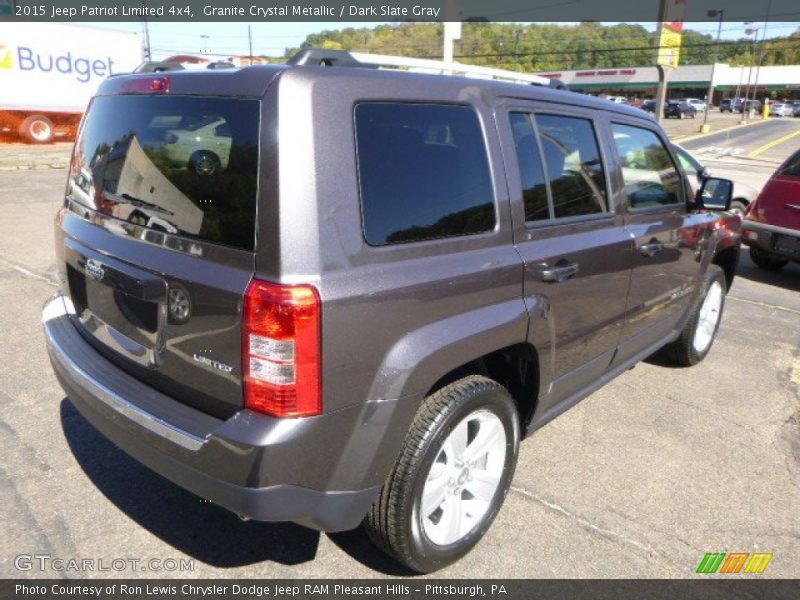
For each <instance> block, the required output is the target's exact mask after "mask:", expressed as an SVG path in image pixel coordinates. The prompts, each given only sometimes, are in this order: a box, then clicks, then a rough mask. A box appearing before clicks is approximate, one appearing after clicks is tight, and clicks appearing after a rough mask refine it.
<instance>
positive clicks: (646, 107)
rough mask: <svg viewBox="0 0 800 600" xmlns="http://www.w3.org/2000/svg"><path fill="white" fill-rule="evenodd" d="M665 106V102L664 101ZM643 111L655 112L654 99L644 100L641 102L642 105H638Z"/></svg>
mask: <svg viewBox="0 0 800 600" xmlns="http://www.w3.org/2000/svg"><path fill="white" fill-rule="evenodd" d="M664 106H666V103H664ZM639 108H641V109H642V110H643V111H645V112H649V113H654V114H655V112H656V101H655V100H645V101H644V102H642V105H641V106H640V107H639Z"/></svg>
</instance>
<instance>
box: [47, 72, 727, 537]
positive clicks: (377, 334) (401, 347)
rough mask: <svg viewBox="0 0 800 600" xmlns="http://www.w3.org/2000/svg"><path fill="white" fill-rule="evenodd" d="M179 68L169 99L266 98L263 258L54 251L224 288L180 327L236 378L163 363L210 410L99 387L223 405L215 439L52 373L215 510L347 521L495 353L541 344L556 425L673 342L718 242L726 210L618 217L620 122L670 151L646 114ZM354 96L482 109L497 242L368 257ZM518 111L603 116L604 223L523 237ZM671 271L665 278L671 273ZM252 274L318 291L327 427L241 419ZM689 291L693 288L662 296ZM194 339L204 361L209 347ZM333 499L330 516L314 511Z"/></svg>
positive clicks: (539, 414)
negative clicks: (174, 431) (292, 499)
mask: <svg viewBox="0 0 800 600" xmlns="http://www.w3.org/2000/svg"><path fill="white" fill-rule="evenodd" d="M169 76H170V77H171V80H172V87H171V93H186V94H210V95H223V94H230V95H237V96H250V97H261V98H263V101H262V144H261V154H260V164H261V173H260V176H259V201H258V215H257V248H256V252H255V253H254V254H250V253H246V252H241V251H237V250H232V249H229V248H223V247H220V246H215V245H213V244H206V243H202V242H194V241H192V242H191V243H189V242H187V241H186V240H182V239H180V238H177V237H175V236H170V235H168V234H160V239H159V240H153V239H142V238H141V236H139V237H136V232H134V231H130V232H126V231H125V228H124V227H117V228H114V227H107V226H106V224H107V222H106V220H105V218H103V217H101V216H98V215H91V214H77V213H76V212H73V211H71V210H68V209H64V210H63V211H62V214H61V215H60V218H59V221H60V225H59V226H58V227H57V243H56V247H57V252H58V253H59V264H61V265H63V264H65V244H66V243H71V242H70V241H71V240H72V241H76V242H79V243H80V244H83V245H85V246H88V247H89V248H91V249H93V250H94V251H96V252H97V253H100V254H103V255H108V256H111V257H115V258H116V259H119V260H122V261H124V262H127V263H130V264H132V265H136V266H137V267H139V268H143V269H145V270H147V271H148V272H153V273H160V274H165V277H166V278H167V279H168V277H169V276H174V277H176V278H178V279H179V280H180V281H181V283H182V284H185V285H186V286H187V288H188V289H189V290H190V292H191V293H192V295H193V296H194V295H195V294H196V293H197V294H199V293H201V292H200V291H201V290H203V293H208V292H209V291H213V292H215V293H217V294H219V295H220V296H219V297H220V301H219V302H216V303H214V304H213V308H212V310H211V311H210V312H209V314H208V316H207V317H206V318H202V317H198V316H197V314H193V315H192V317H191V318H190V319H189V321H188V322H187V324H189V323H196V325H192V327H193V329H192V334H193V335H195V336H198V338H199V339H202V340H203V343H204V344H205V343H206V342H208V343H214V342H215V341H222V342H223V345H224V344H227V345H228V346H229V347H225V348H223V349H222V351H221V352H220V353H219V355H217V356H214V357H209V358H212V359H214V360H219V361H221V362H224V363H226V364H229V365H233V366H234V368H233V372H232V373H231V374H230V375H231V380H230V381H228V380H225V381H226V383H223V380H224V377H223V375H225V374H224V373H222V372H220V371H218V370H215V369H210V370H209V371H208V372H205V371H201V369H202V366H200V365H198V364H197V363H195V362H194V361H191V360H190V361H189V362H187V363H186V364H183V363H178V362H177V361H176V362H175V368H176V369H181V370H178V371H171V372H170V371H165V374H166V375H167V377H168V378H169V377H173V378H175V379H178V380H182V381H187V380H191V379H193V378H196V379H197V384H198V388H200V387H202V388H203V391H204V392H207V395H208V396H209V397H208V398H205V399H201V400H197V398H190V397H187V396H186V395H183V396H182V395H180V394H177V395H174V394H173V390H171V389H169V385H167V383H166V382H164V381H156V380H154V379H152V378H150V379H148V377H147V374H143V373H142V372H141V371H137V370H135V369H134V368H133V367H132V366H130V365H127V364H126V365H124V369H125V371H127V373H125V372H123V371H121V370H119V369H117V370H116V371H113V373H114V375H113V377H111V379H110V380H108V381H106V383H105V384H104V385H107V386H111V387H113V386H115V385H122V386H123V388H125V387H126V386H129V385H130V384H131V381H135V380H136V379H141V380H143V381H144V382H145V383H146V384H147V385H152V386H153V387H158V388H160V390H161V391H157V390H153V391H154V393H157V394H159V395H158V398H159V401H158V403H156V404H155V405H153V406H151V407H150V408H151V410H152V411H153V412H152V414H153V415H154V416H156V417H159V415H165V414H171V413H170V409H169V408H168V407H169V405H170V403H173V404H177V402H176V400H180V402H183V403H185V404H186V406H184V408H186V409H187V410H190V411H195V412H197V413H199V414H204V413H211V414H212V415H214V417H213V418H215V419H216V421H215V423H218V424H217V425H216V426H215V427H214V428H213V431H209V432H208V435H207V437H206V441H205V442H204V443H203V444H202V447H201V448H199V449H198V450H196V451H194V452H189V451H187V450H186V449H185V448H179V447H178V446H177V445H176V444H174V443H173V442H171V441H170V440H168V439H165V438H164V437H163V436H162V437H159V436H158V435H156V434H154V433H153V432H151V431H147V430H146V429H144V428H142V427H141V425H139V424H137V423H136V422H135V421H134V420H131V419H126V418H123V417H122V415H121V413H119V412H118V411H117V412H115V411H114V408H113V407H111V406H109V405H108V404H105V403H102V402H98V401H97V398H95V394H96V393H99V392H92V391H91V390H89V391H87V390H86V389H85V386H84V388H83V389H78V388H77V386H76V385H75V383H74V382H73V381H72V377H71V376H70V374H69V373H68V372H67V371H66V370H65V369H64V368H61V367H59V366H58V361H57V360H54V367H55V368H56V371H57V372H58V373H59V378H60V379H61V380H62V383H63V385H64V387H65V389H67V391H68V393H70V397H73V396H75V397H73V400H75V401H76V405H77V406H78V408H79V409H80V410H81V411H82V412H83V413H84V414H86V415H87V418H89V419H90V420H91V421H92V422H93V423H95V424H96V426H98V427H99V428H100V429H101V430H103V431H104V433H106V435H109V437H111V438H112V440H114V441H115V442H116V443H118V444H119V445H120V446H122V447H123V448H125V449H126V450H127V451H129V452H130V453H131V454H132V455H134V456H135V457H137V458H139V459H140V460H142V461H143V462H145V463H146V464H149V465H150V466H152V467H153V468H154V469H156V470H158V471H159V472H161V473H163V474H165V475H166V476H167V477H170V478H171V479H173V480H174V481H176V482H178V483H179V484H181V485H183V486H185V487H187V488H189V489H191V490H195V491H196V492H197V493H201V494H202V493H207V491H208V490H209V489H213V490H216V491H213V492H212V493H213V494H214V498H212V499H215V500H217V501H220V502H221V503H222V504H224V505H227V506H229V508H231V509H232V510H237V511H240V512H241V511H242V506H246V507H247V508H248V510H247V511H244V512H248V511H249V513H250V514H251V515H253V516H255V517H256V518H267V519H272V518H286V519H292V520H298V521H299V522H304V523H310V524H312V525H313V526H317V527H322V528H345V527H349V526H355V524H356V523H357V521H358V519H355V518H354V516H353V515H354V514H355V513H358V512H359V511H360V515H361V516H363V514H364V513H366V510H367V508H368V507H369V503H370V502H371V499H372V497H374V493H375V492H376V490H377V489H378V488H379V486H380V485H381V484H382V483H383V480H384V478H385V477H386V475H387V473H388V472H389V471H390V469H391V467H392V465H393V463H394V461H395V458H396V456H397V453H398V452H399V450H400V448H401V446H402V443H403V440H404V437H405V434H406V431H407V430H408V427H409V425H410V423H411V421H412V419H413V417H414V414H415V412H416V410H417V408H418V406H419V404H420V403H421V402H422V400H423V399H424V397H425V395H426V394H427V393H428V392H429V390H430V389H431V387H432V386H433V385H434V384H435V383H436V382H437V381H439V380H440V379H441V378H442V377H443V376H445V375H446V374H448V373H449V372H450V371H452V370H454V369H457V368H458V367H460V366H462V365H465V364H467V363H469V362H470V361H473V360H475V359H477V358H479V357H481V356H483V355H485V354H487V353H490V352H493V351H495V350H499V349H503V348H507V347H511V346H515V347H518V346H520V345H523V346H525V345H527V346H528V347H529V348H531V354H532V355H533V356H538V358H539V361H538V362H539V366H540V373H539V377H538V381H539V394H538V397H537V400H538V403H537V404H536V411H535V413H534V415H533V421H532V427H531V430H532V429H533V428H535V427H538V426H541V425H543V424H544V423H545V422H547V421H548V420H550V419H551V418H553V417H554V416H556V415H557V414H559V413H560V412H563V411H564V410H566V409H567V408H569V407H570V406H572V405H573V404H575V403H576V402H577V401H579V400H580V399H581V398H583V397H585V396H586V395H588V394H589V393H590V392H591V391H593V390H594V389H596V388H597V387H598V386H599V385H601V384H602V383H604V382H606V381H608V380H610V379H611V378H613V377H614V376H616V375H617V374H619V373H621V372H622V371H623V370H624V369H626V368H627V367H628V366H630V365H631V364H634V363H635V361H637V360H640V359H642V358H644V357H645V356H646V355H647V353H650V352H652V351H653V350H655V349H657V348H658V347H659V345H660V344H663V343H665V342H667V341H669V340H670V339H674V337H675V335H676V332H677V331H678V330H679V328H680V327H681V324H682V319H684V318H685V317H686V315H685V313H686V307H687V306H690V304H691V301H692V299H693V298H694V294H696V293H698V292H697V291H696V289H694V288H698V287H699V286H698V285H697V283H698V282H699V281H700V280H701V278H702V276H703V273H704V271H705V269H706V268H707V265H708V263H709V262H710V260H711V257H712V256H713V252H714V249H715V244H716V241H715V240H716V237H715V236H718V235H721V234H717V233H712V229H713V228H712V224H713V223H714V221H715V220H716V217H715V216H713V215H710V214H689V213H687V211H686V207H684V206H681V207H669V208H668V209H660V210H656V211H648V212H642V213H637V214H632V213H629V212H628V211H627V210H626V208H625V204H626V203H625V198H624V192H623V189H624V186H623V184H622V176H621V170H620V168H619V160H618V157H617V156H616V153H615V152H616V151H615V148H614V144H613V138H612V136H611V134H610V129H609V124H610V122H611V121H623V122H626V123H632V124H636V125H640V126H646V127H650V128H652V129H654V130H655V131H657V132H658V133H659V135H661V136H662V139H663V133H662V132H661V130H660V128H659V127H658V125H657V124H656V123H655V121H654V120H653V119H652V118H650V117H649V116H647V115H645V114H644V113H642V112H641V111H639V110H637V109H632V108H628V107H624V106H620V105H614V104H611V103H608V102H606V101H603V100H598V99H593V98H589V97H586V96H580V95H577V94H571V93H565V92H560V91H555V90H551V89H547V88H540V87H535V86H520V85H516V84H501V83H496V82H487V81H481V80H471V79H465V78H460V77H439V76H429V75H420V74H410V73H396V72H386V71H380V70H373V69H359V68H336V67H333V68H323V67H310V66H305V67H295V68H290V69H284V68H272V67H252V68H247V69H241V70H231V71H223V72H210V73H175V74H172V73H170V74H169ZM120 86H121V78H113V79H111V80H109V81H108V82H106V83H105V84H104V85H103V86H102V88H101V93H118V91H119V89H120ZM360 101H395V102H424V103H437V102H438V103H458V104H465V105H469V106H471V107H473V108H474V110H475V111H476V113H477V114H478V116H479V119H480V122H481V124H482V127H483V131H484V135H485V138H486V144H487V151H488V159H489V165H490V170H491V174H492V178H493V188H494V196H495V197H494V201H495V208H496V214H497V223H498V224H497V227H496V228H495V230H494V231H491V232H488V233H484V234H479V235H473V236H464V237H458V238H449V239H440V240H429V241H423V242H416V243H408V244H398V245H392V246H385V247H380V248H376V247H371V246H369V245H368V244H367V243H366V242H365V241H364V236H363V234H362V224H361V213H360V199H359V187H358V176H357V170H356V150H355V139H354V133H353V108H354V106H355V104H356V103H357V102H360ZM511 106H516V107H520V106H522V107H528V108H531V109H535V110H539V109H541V110H546V111H549V112H553V111H556V112H565V113H566V112H568V113H571V114H577V115H582V116H587V117H588V118H592V119H593V120H594V122H595V127H596V128H597V136H598V139H599V141H600V145H601V152H602V155H603V159H604V161H605V163H606V168H607V179H608V181H607V189H608V199H609V203H610V212H609V213H608V214H607V215H600V216H599V217H597V218H589V219H577V220H571V221H561V222H557V223H553V224H550V225H548V226H545V227H537V228H528V227H526V225H525V223H524V207H523V204H522V196H521V193H520V184H519V174H518V173H517V166H516V158H515V157H514V155H513V152H514V150H513V148H514V146H513V140H512V139H511V136H510V131H509V129H508V123H507V120H508V117H507V111H508V110H509V107H511ZM687 185H688V184H687ZM90 221H93V223H92V222H90ZM652 238H655V239H656V241H657V243H658V244H660V245H662V247H663V249H662V248H660V249H659V250H660V251H658V252H655V253H654V254H653V256H649V257H648V256H644V255H643V254H640V253H638V252H637V246H639V245H642V244H647V243H650V242H651V241H652V240H651V239H652ZM560 260H567V261H572V262H575V263H578V264H579V270H578V273H577V274H575V276H574V277H572V278H571V279H569V280H567V281H565V282H563V283H547V282H543V281H542V280H541V271H542V269H543V264H546V265H550V266H552V265H554V264H556V263H558V262H559V261H560ZM661 271H664V272H666V274H667V276H666V277H664V278H663V279H659V277H658V273H659V272H661ZM252 276H255V277H258V278H261V279H266V280H271V281H279V282H285V283H310V284H313V285H315V286H316V287H317V288H318V290H319V292H320V296H321V298H322V338H323V349H322V350H323V351H322V367H323V371H322V386H323V413H324V414H323V415H321V416H319V417H310V418H302V419H274V418H271V417H268V416H266V415H263V414H258V413H254V412H252V411H249V410H242V409H241V406H242V397H241V386H240V385H239V383H238V381H239V379H240V377H241V364H240V362H241V361H240V358H239V357H240V350H239V348H238V344H239V340H238V337H237V336H239V335H240V320H241V315H240V313H239V311H240V310H241V305H240V300H241V295H242V293H243V291H244V289H245V287H246V285H247V283H248V281H249V279H250V278H251V277H252ZM192 286H197V287H192ZM201 286H202V287H201ZM685 286H694V288H693V289H694V291H693V292H692V293H683V292H681V294H678V295H676V296H675V297H674V298H672V297H671V296H670V294H667V295H666V296H665V295H664V293H666V292H671V291H674V290H675V289H685ZM662 288H663V289H662ZM662 297H663V300H659V301H656V299H657V298H662ZM234 298H238V299H239V300H238V301H234ZM221 331H226V332H227V333H221V334H220V332H221ZM215 336H216V337H215ZM78 339H79V340H80V342H83V344H84V346H85V348H83V350H82V352H83V353H84V356H86V357H90V358H91V360H96V361H99V362H101V363H104V364H107V365H108V369H112V368H115V367H113V365H111V363H110V362H108V361H104V360H103V358H102V357H101V354H103V355H105V356H109V353H108V351H107V350H105V349H103V348H100V347H97V346H94V347H93V346H92V345H91V344H90V343H88V342H85V341H83V338H80V336H78ZM190 339H191V338H190ZM173 341H174V340H173ZM73 342H74V343H75V344H79V341H76V340H73ZM51 343H52V341H51ZM183 343H184V344H185V348H184V349H183V351H184V352H186V353H187V356H189V357H191V356H192V353H193V352H194V351H196V348H195V345H193V344H191V343H187V342H183ZM234 345H237V347H236V348H234V347H233V346H234ZM167 346H168V347H169V342H167ZM173 346H174V344H173ZM172 351H173V352H174V351H175V348H174V347H173V348H172ZM114 360H115V361H117V362H118V363H119V358H118V357H115V358H114ZM165 364H166V361H165ZM104 369H105V368H104ZM106 370H107V369H106ZM140 385H144V384H142V383H140ZM197 391H198V393H199V392H200V391H201V390H197ZM173 395H174V398H171V397H169V396H173ZM128 400H129V401H130V402H135V401H136V399H135V398H129V399H128ZM206 416H208V415H206ZM154 453H155V454H154ZM212 482H218V485H217V484H215V483H212ZM228 484H230V485H235V486H244V487H246V488H248V490H250V489H251V488H252V489H256V490H261V489H270V488H271V486H284V485H291V486H298V487H300V488H303V489H308V490H315V491H317V492H320V493H325V494H327V493H329V492H342V493H345V494H350V495H346V496H340V497H338V499H337V500H336V503H330V504H327V500H325V501H324V502H323V501H322V500H320V503H319V504H315V506H316V508H315V509H314V510H310V509H309V510H307V509H306V507H307V506H308V505H309V504H308V502H306V501H305V500H303V501H302V502H300V504H301V505H302V506H303V508H302V510H301V509H298V510H300V511H301V512H303V513H304V514H302V515H297V514H291V513H286V512H281V510H283V509H279V508H277V507H272V506H271V505H268V504H267V503H268V502H269V499H271V498H277V497H280V498H286V496H283V495H280V494H274V495H272V494H264V495H263V496H261V495H259V494H257V493H254V494H256V495H247V498H248V499H247V500H243V499H242V498H243V496H241V495H237V496H236V497H237V498H238V499H237V500H235V501H231V502H228V503H227V504H226V501H225V494H224V493H222V492H221V491H220V490H221V489H223V487H224V486H225V485H228ZM360 490H363V493H361V492H359V491H360ZM357 492H358V493H357ZM248 494H249V492H248ZM281 494H282V492H281ZM256 496H258V497H256ZM209 497H210V496H209ZM312 504H313V503H312ZM326 506H330V513H329V514H328V516H327V517H325V516H322V515H323V514H324V513H326V510H328V509H327V508H326ZM308 512H313V515H312V516H309V515H308V514H306V513H308Z"/></svg>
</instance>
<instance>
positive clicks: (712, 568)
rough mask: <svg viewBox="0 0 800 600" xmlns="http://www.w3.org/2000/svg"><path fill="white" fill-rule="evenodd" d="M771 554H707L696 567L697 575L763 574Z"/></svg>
mask: <svg viewBox="0 0 800 600" xmlns="http://www.w3.org/2000/svg"><path fill="white" fill-rule="evenodd" d="M771 560H772V554H767V553H764V552H754V553H753V554H750V553H749V552H730V553H728V554H726V553H725V552H707V553H706V555H705V556H704V557H703V560H701V561H700V564H699V565H697V571H696V572H697V573H706V574H709V573H720V574H722V573H724V574H728V575H729V574H733V573H763V572H764V570H765V569H766V568H767V565H768V564H769V561H771Z"/></svg>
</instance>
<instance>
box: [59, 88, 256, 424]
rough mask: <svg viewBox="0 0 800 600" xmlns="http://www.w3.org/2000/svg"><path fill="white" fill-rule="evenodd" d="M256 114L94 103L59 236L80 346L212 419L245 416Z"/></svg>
mask: <svg viewBox="0 0 800 600" xmlns="http://www.w3.org/2000/svg"><path fill="white" fill-rule="evenodd" d="M260 107H261V102H260V101H259V100H257V99H242V98H233V97H208V96H189V95H169V94H163V95H152V94H128V95H124V94H123V95H108V96H98V97H96V98H95V99H94V100H93V102H92V104H91V106H90V109H89V111H88V113H87V115H86V118H85V122H84V124H83V126H82V129H81V133H80V136H79V138H78V140H77V141H76V145H75V151H74V154H73V159H72V164H71V167H70V173H69V180H68V185H67V193H66V202H65V210H64V212H63V219H62V220H61V227H60V228H59V230H58V231H59V233H58V235H59V240H58V242H57V243H58V244H59V246H60V248H59V254H60V256H62V258H61V261H62V265H63V268H64V269H65V270H66V275H67V283H68V286H67V287H68V293H69V295H70V297H71V299H72V302H73V304H74V305H75V309H76V315H75V317H74V320H75V324H76V326H77V327H78V328H79V330H80V331H81V333H82V334H83V335H84V337H85V338H86V339H87V340H89V341H90V343H92V344H93V345H94V346H95V347H96V348H97V349H98V350H99V351H100V352H101V353H103V354H104V355H105V356H106V357H107V358H108V359H109V360H111V361H113V362H114V363H116V364H117V365H118V366H120V367H122V368H123V369H125V370H126V371H128V372H129V373H131V374H133V375H134V376H136V377H137V378H139V379H141V380H143V381H144V382H146V383H148V384H149V385H151V386H152V387H154V388H157V389H159V390H161V391H162V392H164V393H167V394H169V395H171V396H172V397H174V398H176V399H177V400H179V401H181V402H184V403H186V404H189V405H192V406H194V407H196V408H198V409H200V410H203V411H204V412H207V413H209V414H213V415H215V416H218V417H220V418H225V417H228V416H230V415H231V414H233V413H234V412H235V411H236V410H238V409H240V408H241V406H242V404H243V399H242V364H241V363H242V360H241V310H242V301H243V296H244V293H245V290H246V288H247V285H248V282H249V281H250V279H251V278H252V275H253V272H254V249H255V239H256V233H255V230H256V204H257V194H258V168H259V131H260V110H261V108H260Z"/></svg>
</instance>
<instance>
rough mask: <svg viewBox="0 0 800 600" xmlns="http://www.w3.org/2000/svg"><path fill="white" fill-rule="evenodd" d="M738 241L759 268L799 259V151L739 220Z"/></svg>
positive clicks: (779, 170) (768, 183) (771, 267)
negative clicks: (739, 240)
mask: <svg viewBox="0 0 800 600" xmlns="http://www.w3.org/2000/svg"><path fill="white" fill-rule="evenodd" d="M742 232H743V238H742V241H743V242H744V243H745V244H747V245H748V246H750V258H752V259H753V262H754V263H755V264H756V265H758V266H759V267H761V268H762V269H771V270H775V269H780V268H782V267H783V266H785V265H786V264H787V263H789V262H790V261H795V262H797V261H800V150H798V151H797V152H795V153H794V154H792V156H790V157H789V158H788V159H787V160H786V161H785V162H784V163H783V164H782V165H781V166H780V167H778V169H777V170H776V171H775V173H773V175H772V177H770V179H769V181H767V184H766V185H765V186H764V189H763V190H761V194H760V195H759V196H758V199H757V200H756V201H755V203H754V204H753V205H752V206H750V210H749V211H748V212H747V216H746V217H745V219H744V221H743V223H742Z"/></svg>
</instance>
